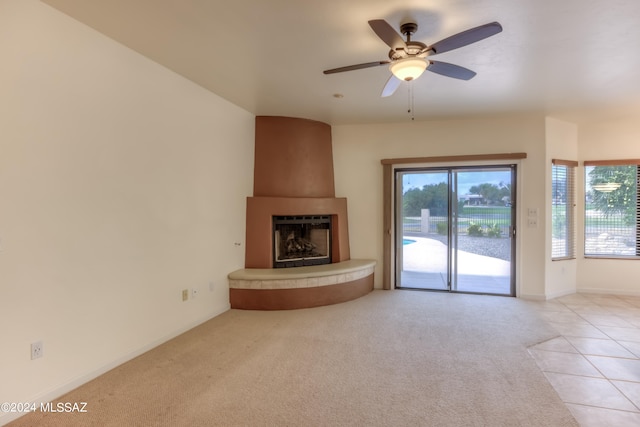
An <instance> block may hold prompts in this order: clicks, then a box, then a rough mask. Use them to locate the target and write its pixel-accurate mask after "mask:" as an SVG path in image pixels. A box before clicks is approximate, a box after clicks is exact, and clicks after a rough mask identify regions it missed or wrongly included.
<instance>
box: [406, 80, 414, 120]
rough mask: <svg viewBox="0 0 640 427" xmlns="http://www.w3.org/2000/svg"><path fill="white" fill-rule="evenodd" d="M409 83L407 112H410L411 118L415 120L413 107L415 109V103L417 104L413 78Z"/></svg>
mask: <svg viewBox="0 0 640 427" xmlns="http://www.w3.org/2000/svg"><path fill="white" fill-rule="evenodd" d="M407 83H408V85H407V87H408V90H407V94H408V100H407V103H408V105H409V107H408V110H407V113H408V114H409V117H411V120H412V121H413V120H415V116H414V114H413V109H414V105H415V102H414V97H413V81H412V80H411V81H408V82H407Z"/></svg>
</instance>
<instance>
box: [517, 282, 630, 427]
mask: <svg viewBox="0 0 640 427" xmlns="http://www.w3.org/2000/svg"><path fill="white" fill-rule="evenodd" d="M535 306H536V308H537V309H538V310H539V311H540V313H541V314H542V316H543V317H544V318H545V319H546V320H547V321H548V322H549V323H550V324H551V325H552V326H553V327H554V328H555V329H556V330H557V331H558V333H559V334H560V335H561V336H560V337H557V338H554V339H552V340H549V341H546V342H543V343H540V344H537V345H535V346H533V347H530V348H529V352H530V353H531V355H532V356H533V358H534V359H535V360H536V362H537V364H538V366H539V367H540V369H541V370H542V371H543V372H544V374H545V375H546V377H547V379H548V380H549V382H550V383H551V384H552V385H553V387H554V388H555V389H556V391H557V392H558V395H559V396H560V398H561V399H562V400H563V401H564V402H565V404H566V405H567V407H568V408H569V410H570V411H571V413H572V414H573V416H574V417H575V418H576V420H577V421H578V422H579V423H580V425H581V426H583V427H591V426H598V427H600V426H616V427H623V426H640V296H621V295H599V294H574V295H568V296H564V297H561V298H557V299H554V300H550V301H545V302H540V303H535Z"/></svg>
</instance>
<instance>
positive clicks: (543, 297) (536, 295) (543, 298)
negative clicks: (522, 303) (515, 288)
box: [518, 294, 547, 301]
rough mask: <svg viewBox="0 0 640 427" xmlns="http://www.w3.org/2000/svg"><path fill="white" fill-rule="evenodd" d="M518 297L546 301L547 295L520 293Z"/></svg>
mask: <svg viewBox="0 0 640 427" xmlns="http://www.w3.org/2000/svg"><path fill="white" fill-rule="evenodd" d="M518 298H520V299H523V300H528V301H546V300H547V297H546V296H545V295H539V294H520V295H518Z"/></svg>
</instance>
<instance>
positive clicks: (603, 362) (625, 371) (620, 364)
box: [584, 356, 640, 382]
mask: <svg viewBox="0 0 640 427" xmlns="http://www.w3.org/2000/svg"><path fill="white" fill-rule="evenodd" d="M584 357H586V358H587V360H589V362H591V363H593V365H594V366H595V367H596V368H598V370H599V371H600V372H602V375H604V376H605V377H606V378H609V379H610V380H623V381H635V382H640V360H638V359H621V358H618V357H604V356H584Z"/></svg>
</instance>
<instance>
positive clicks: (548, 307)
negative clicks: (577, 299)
mask: <svg viewBox="0 0 640 427" xmlns="http://www.w3.org/2000/svg"><path fill="white" fill-rule="evenodd" d="M531 303H532V304H533V307H534V308H535V309H536V310H537V311H539V312H544V311H561V312H570V311H571V310H569V309H568V308H567V306H566V305H564V304H561V303H559V302H556V301H540V302H538V301H531Z"/></svg>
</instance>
